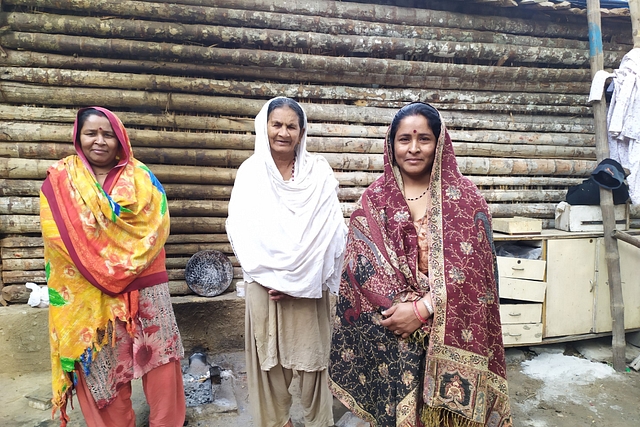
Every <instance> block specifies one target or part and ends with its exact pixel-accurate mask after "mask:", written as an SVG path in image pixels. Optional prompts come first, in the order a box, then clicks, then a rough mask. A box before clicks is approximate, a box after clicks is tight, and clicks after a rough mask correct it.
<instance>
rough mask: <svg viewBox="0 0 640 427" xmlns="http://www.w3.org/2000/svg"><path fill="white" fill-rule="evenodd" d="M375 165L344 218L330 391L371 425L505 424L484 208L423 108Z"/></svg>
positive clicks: (440, 127)
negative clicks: (374, 174) (378, 172)
mask: <svg viewBox="0 0 640 427" xmlns="http://www.w3.org/2000/svg"><path fill="white" fill-rule="evenodd" d="M384 160H385V168H384V174H383V176H382V177H380V178H379V179H377V180H376V181H375V182H374V183H373V184H372V185H371V186H370V187H369V188H368V189H367V190H366V191H365V192H364V194H363V195H362V198H361V199H360V202H359V203H358V206H357V208H356V210H355V211H354V213H353V214H352V215H351V221H350V227H349V228H350V230H349V237H348V243H347V252H346V258H345V264H344V269H343V273H342V281H341V284H340V298H339V301H338V304H337V309H336V317H335V324H334V332H333V339H332V348H331V363H330V367H329V376H330V388H331V390H332V392H333V393H334V395H335V396H336V397H337V398H338V399H340V400H341V401H342V403H344V404H345V405H346V406H347V407H348V408H349V409H350V410H351V411H353V412H354V413H355V414H356V415H358V416H359V417H361V418H363V419H364V420H366V421H369V422H370V423H371V424H372V426H383V427H390V426H402V427H405V426H407V427H418V426H426V427H439V426H444V427H454V426H501V427H507V426H511V413H510V406H509V397H508V392H507V381H506V377H505V371H506V367H505V360H504V348H503V344H502V330H501V325H500V313H499V301H498V290H497V277H496V272H497V269H496V266H495V254H494V248H493V240H492V230H491V216H490V213H489V210H488V207H487V204H486V202H485V201H484V199H483V198H482V196H481V195H480V193H479V192H478V190H477V188H476V187H475V185H474V184H473V183H472V182H471V181H470V180H469V179H467V178H465V177H464V176H462V174H461V173H460V171H459V170H458V166H457V163H456V158H455V155H454V152H453V145H452V143H451V138H450V137H449V133H448V132H447V129H446V128H445V126H444V124H442V120H441V118H440V114H439V113H438V112H437V110H435V109H434V108H433V107H431V106H429V105H427V104H422V103H414V104H409V105H407V106H405V107H404V108H402V109H401V110H400V111H399V112H398V114H397V115H396V117H395V118H394V120H393V122H392V124H391V126H390V129H389V132H388V134H387V140H386V144H385V154H384Z"/></svg>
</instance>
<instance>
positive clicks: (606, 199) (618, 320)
mask: <svg viewBox="0 0 640 427" xmlns="http://www.w3.org/2000/svg"><path fill="white" fill-rule="evenodd" d="M587 18H588V20H589V53H590V54H589V60H590V63H591V77H592V78H593V76H595V74H596V73H597V72H598V71H599V70H602V69H603V67H604V56H603V53H602V26H601V17H600V0H587ZM593 115H594V119H595V132H596V135H595V136H596V157H597V159H598V162H601V161H602V160H603V159H605V158H607V157H609V142H608V139H607V106H606V100H605V98H604V96H603V97H602V101H595V102H594V103H593ZM600 208H601V210H602V223H603V225H604V247H605V260H606V262H607V271H608V278H609V294H610V296H611V319H612V328H613V329H612V331H613V340H612V343H611V346H612V349H613V369H615V370H616V371H624V370H625V368H626V365H625V348H626V342H625V336H624V302H623V300H622V283H621V278H620V255H619V253H618V242H617V241H616V239H614V238H613V231H614V230H615V228H616V221H615V214H614V211H613V193H612V192H611V190H608V189H605V188H602V187H600Z"/></svg>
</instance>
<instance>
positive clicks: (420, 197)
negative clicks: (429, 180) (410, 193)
mask: <svg viewBox="0 0 640 427" xmlns="http://www.w3.org/2000/svg"><path fill="white" fill-rule="evenodd" d="M428 190H429V187H427V188H425V190H424V191H423V192H422V194H421V195H419V196H418V197H405V200H406V201H407V202H415V201H416V200H420V199H422V196H424V195H425V194H427V191H428Z"/></svg>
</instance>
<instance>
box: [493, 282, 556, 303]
mask: <svg viewBox="0 0 640 427" xmlns="http://www.w3.org/2000/svg"><path fill="white" fill-rule="evenodd" d="M546 290H547V282H538V281H536V280H525V279H514V278H512V277H500V298H508V299H517V300H523V301H534V302H543V301H544V293H545V291H546Z"/></svg>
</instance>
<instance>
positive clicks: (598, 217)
mask: <svg viewBox="0 0 640 427" xmlns="http://www.w3.org/2000/svg"><path fill="white" fill-rule="evenodd" d="M613 210H614V213H615V218H616V229H618V230H628V229H629V205H628V204H624V205H615V206H614V207H613ZM555 216H556V228H557V229H558V230H564V231H597V232H599V231H604V227H603V225H602V210H601V209H600V206H582V205H570V204H569V203H567V202H560V203H558V206H557V207H556V215H555Z"/></svg>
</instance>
